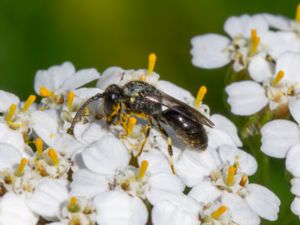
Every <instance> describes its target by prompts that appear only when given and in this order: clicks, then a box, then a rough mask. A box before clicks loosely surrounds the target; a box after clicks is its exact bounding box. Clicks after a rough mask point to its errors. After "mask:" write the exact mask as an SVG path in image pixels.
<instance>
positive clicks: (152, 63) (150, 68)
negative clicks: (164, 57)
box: [148, 53, 156, 75]
mask: <svg viewBox="0 0 300 225" xmlns="http://www.w3.org/2000/svg"><path fill="white" fill-rule="evenodd" d="M155 63H156V55H155V54H154V53H151V54H149V56H148V73H149V74H150V75H151V74H152V73H153V71H154V67H155Z"/></svg>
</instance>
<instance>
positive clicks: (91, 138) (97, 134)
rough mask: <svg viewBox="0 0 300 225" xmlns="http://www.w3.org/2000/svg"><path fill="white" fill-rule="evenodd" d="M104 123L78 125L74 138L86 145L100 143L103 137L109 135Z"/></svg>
mask: <svg viewBox="0 0 300 225" xmlns="http://www.w3.org/2000/svg"><path fill="white" fill-rule="evenodd" d="M103 123H104V121H100V122H93V123H86V124H82V123H77V124H76V126H75V128H74V136H75V137H76V139H77V140H78V141H79V142H80V143H82V144H84V145H88V144H91V143H93V142H95V141H98V140H99V139H100V138H101V137H102V136H104V135H105V134H108V130H107V128H105V127H104V125H103Z"/></svg>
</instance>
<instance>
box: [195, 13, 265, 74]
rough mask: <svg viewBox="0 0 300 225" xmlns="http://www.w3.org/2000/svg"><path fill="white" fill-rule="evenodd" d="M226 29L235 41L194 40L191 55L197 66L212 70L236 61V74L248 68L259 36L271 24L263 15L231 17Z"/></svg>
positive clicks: (213, 37) (220, 38) (221, 38)
mask: <svg viewBox="0 0 300 225" xmlns="http://www.w3.org/2000/svg"><path fill="white" fill-rule="evenodd" d="M224 30H225V32H226V33H227V34H228V35H229V36H230V37H231V39H232V40H230V39H229V38H227V37H225V36H221V35H218V34H206V35H200V36H197V37H194V38H193V39H192V50H191V54H192V56H193V59H192V63H193V64H194V65H195V66H198V67H202V68H207V69H211V68H218V67H222V66H224V65H226V64H228V63H229V62H230V61H233V62H234V65H233V68H234V70H235V71H239V70H241V69H243V68H247V66H248V64H249V61H250V60H251V57H252V56H253V55H254V54H256V52H257V51H258V50H259V47H260V46H259V44H260V43H259V42H260V39H259V37H261V36H263V35H264V34H265V33H266V32H267V31H268V24H267V21H266V20H265V18H264V17H263V16H261V15H254V16H249V15H242V16H240V17H230V18H228V19H227V20H226V22H225V24H224ZM257 35H258V36H257Z"/></svg>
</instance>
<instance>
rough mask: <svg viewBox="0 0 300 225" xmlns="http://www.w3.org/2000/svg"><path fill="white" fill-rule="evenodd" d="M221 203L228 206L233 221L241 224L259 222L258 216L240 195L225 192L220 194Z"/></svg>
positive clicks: (255, 223) (249, 224) (252, 224)
mask: <svg viewBox="0 0 300 225" xmlns="http://www.w3.org/2000/svg"><path fill="white" fill-rule="evenodd" d="M222 203H223V204H224V205H225V206H227V207H228V208H229V210H230V214H231V217H232V220H233V221H234V222H235V223H237V224H243V225H259V224H260V218H259V217H258V216H257V215H256V214H255V213H254V212H253V211H252V210H251V209H250V208H249V206H248V205H247V204H246V202H245V201H244V200H243V199H242V198H241V197H240V196H238V195H235V194H230V193H226V192H225V193H224V194H223V196H222Z"/></svg>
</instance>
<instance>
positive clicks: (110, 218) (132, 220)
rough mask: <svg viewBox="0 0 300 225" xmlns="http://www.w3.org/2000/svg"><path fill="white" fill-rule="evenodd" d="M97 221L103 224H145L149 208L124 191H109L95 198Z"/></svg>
mask: <svg viewBox="0 0 300 225" xmlns="http://www.w3.org/2000/svg"><path fill="white" fill-rule="evenodd" d="M94 204H95V207H96V211H97V215H96V221H97V223H98V224H101V225H128V224H130V225H145V224H146V222H147V218H148V212H147V208H146V206H145V205H144V203H143V202H142V201H141V200H140V199H139V198H136V197H130V196H129V195H128V194H127V193H125V192H123V191H109V192H104V193H102V194H100V195H98V196H97V197H96V198H95V199H94Z"/></svg>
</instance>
